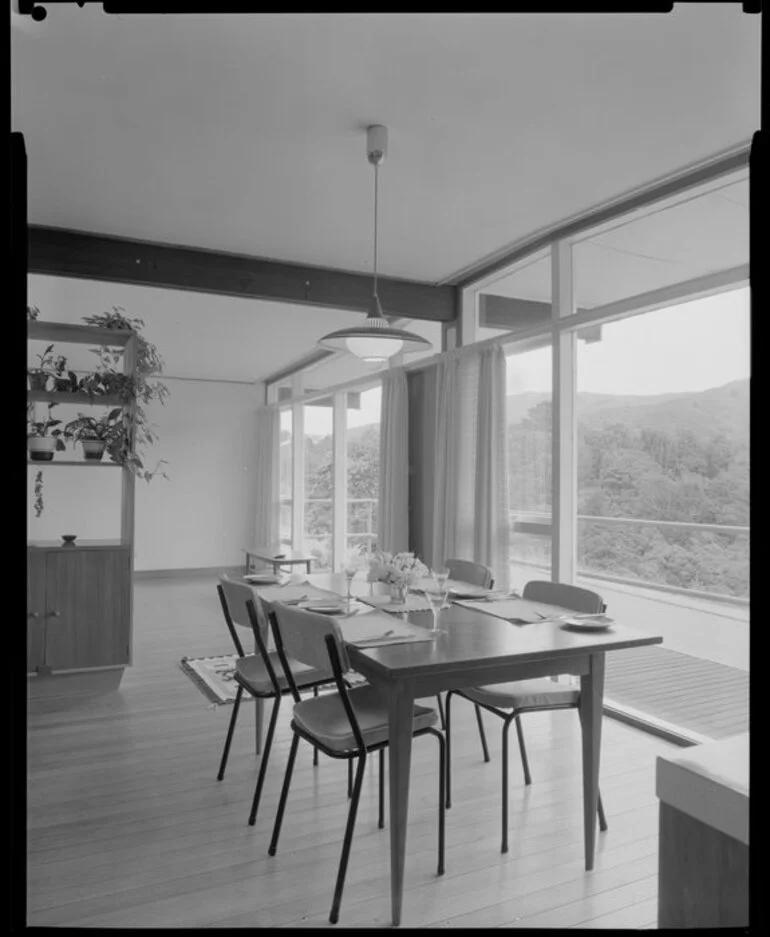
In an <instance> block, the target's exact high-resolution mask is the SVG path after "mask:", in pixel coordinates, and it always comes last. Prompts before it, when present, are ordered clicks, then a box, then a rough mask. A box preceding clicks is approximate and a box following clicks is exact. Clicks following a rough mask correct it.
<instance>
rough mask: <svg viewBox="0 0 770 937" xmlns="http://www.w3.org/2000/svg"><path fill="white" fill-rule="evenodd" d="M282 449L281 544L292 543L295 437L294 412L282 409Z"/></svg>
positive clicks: (280, 472) (287, 544) (280, 490)
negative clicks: (293, 426)
mask: <svg viewBox="0 0 770 937" xmlns="http://www.w3.org/2000/svg"><path fill="white" fill-rule="evenodd" d="M279 445H280V450H279V458H278V467H279V469H278V470H279V477H280V482H279V497H280V500H281V511H280V521H279V537H280V541H281V546H287V547H291V545H292V507H293V497H292V470H293V454H294V438H293V433H292V412H291V410H281V427H280V443H279Z"/></svg>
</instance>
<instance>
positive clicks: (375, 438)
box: [345, 385, 382, 552]
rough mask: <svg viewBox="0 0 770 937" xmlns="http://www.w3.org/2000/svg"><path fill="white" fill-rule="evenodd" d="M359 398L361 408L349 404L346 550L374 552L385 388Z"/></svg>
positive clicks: (373, 390)
mask: <svg viewBox="0 0 770 937" xmlns="http://www.w3.org/2000/svg"><path fill="white" fill-rule="evenodd" d="M348 396H349V397H350V395H348ZM357 396H358V399H357V401H356V402H357V404H358V406H357V407H351V406H350V405H349V406H348V408H347V410H346V413H347V464H346V467H345V478H346V486H347V529H346V532H345V534H346V535H345V549H346V550H348V551H353V550H362V551H365V552H371V550H373V549H374V548H375V546H376V542H377V498H378V486H379V479H380V400H381V397H382V387H381V386H379V385H378V386H377V387H372V388H369V390H365V391H362V392H361V393H360V394H359V395H357ZM349 403H350V400H349Z"/></svg>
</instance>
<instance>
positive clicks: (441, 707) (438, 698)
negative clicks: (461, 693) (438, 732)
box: [436, 693, 446, 729]
mask: <svg viewBox="0 0 770 937" xmlns="http://www.w3.org/2000/svg"><path fill="white" fill-rule="evenodd" d="M436 702H437V703H438V714H439V718H440V719H441V728H442V729H446V719H445V718H444V703H443V702H442V700H441V694H440V693H436Z"/></svg>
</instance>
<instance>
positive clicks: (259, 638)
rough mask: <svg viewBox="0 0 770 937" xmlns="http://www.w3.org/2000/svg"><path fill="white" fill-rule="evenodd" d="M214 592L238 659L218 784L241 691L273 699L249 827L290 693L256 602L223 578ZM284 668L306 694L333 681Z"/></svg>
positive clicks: (296, 666) (296, 667)
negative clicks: (246, 639)
mask: <svg viewBox="0 0 770 937" xmlns="http://www.w3.org/2000/svg"><path fill="white" fill-rule="evenodd" d="M217 593H218V594H219V600H220V602H221V604H222V612H223V613H224V616H225V622H226V624H227V628H228V631H229V632H230V636H231V637H232V639H233V644H234V645H235V650H236V652H237V654H238V657H237V659H236V661H235V673H234V675H233V679H234V681H235V682H236V683H237V684H238V690H237V691H236V696H235V702H234V703H233V711H232V713H231V715H230V725H229V726H228V729H227V738H226V739H225V748H224V751H223V752H222V760H221V762H220V764H219V772H218V774H217V780H218V781H221V780H222V779H223V778H224V776H225V768H226V766H227V758H228V755H229V754H230V743H231V742H232V738H233V732H234V730H235V723H236V722H237V721H238V710H239V709H240V705H241V697H242V696H243V691H244V690H246V692H247V693H250V694H251V695H252V696H253V697H254V698H255V700H263V699H272V700H273V708H272V712H271V713H270V722H269V724H268V728H267V736H266V737H265V744H264V747H263V750H262V757H261V760H260V764H259V774H258V775H257V784H256V787H255V790H254V798H253V800H252V804H251V812H250V813H249V824H250V825H251V826H254V824H255V823H256V821H257V811H258V810H259V801H260V797H261V795H262V786H263V784H264V782H265V774H266V772H267V763H268V760H269V758H270V749H271V747H272V744H273V735H274V734H275V725H276V722H277V721H278V711H279V709H280V706H281V697H282V696H284V695H286V694H287V693H290V692H291V688H290V687H289V684H288V683H287V682H286V680H285V678H284V677H283V667H282V665H281V663H280V661H279V659H278V655H277V653H276V652H275V651H268V650H267V643H268V642H267V635H268V620H267V617H266V615H265V611H264V608H263V607H262V601H261V599H259V597H258V596H256V595H255V593H254V591H253V590H252V588H251V586H248V585H246V584H245V583H240V582H235V581H234V580H232V579H229V578H228V577H227V576H224V575H223V576H222V577H221V578H220V580H219V582H218V583H217ZM237 627H241V628H249V629H250V631H251V632H252V634H253V635H254V643H255V645H256V653H254V654H246V653H245V652H244V650H243V645H242V644H241V641H240V637H239V636H238V632H237V630H236V628H237ZM287 663H288V666H289V668H290V669H291V672H292V673H293V675H294V680H295V685H296V686H298V687H299V688H301V689H302V690H309V689H312V690H313V693H314V694H317V693H318V687H319V686H325V685H327V684H331V683H334V677H333V675H332V673H331V671H330V669H329V667H328V666H327V667H326V669H325V670H324V669H323V668H313V667H308V666H307V665H306V664H301V663H300V662H299V661H296V660H289V661H287ZM313 764H318V751H317V750H316V751H314V753H313Z"/></svg>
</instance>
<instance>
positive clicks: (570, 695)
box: [460, 678, 580, 709]
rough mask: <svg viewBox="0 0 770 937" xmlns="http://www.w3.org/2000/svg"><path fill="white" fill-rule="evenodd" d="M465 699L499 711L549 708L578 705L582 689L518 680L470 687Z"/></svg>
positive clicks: (466, 690)
mask: <svg viewBox="0 0 770 937" xmlns="http://www.w3.org/2000/svg"><path fill="white" fill-rule="evenodd" d="M460 693H461V694H462V696H464V697H465V698H466V699H469V700H471V701H472V702H474V703H483V704H484V705H486V706H496V707H498V709H547V708H550V707H551V706H577V704H578V701H579V699H580V690H579V689H578V688H576V687H570V686H564V684H561V683H555V682H554V681H553V680H548V679H547V678H541V679H538V680H517V681H515V682H513V683H495V684H493V685H491V686H479V687H467V688H465V689H463V690H461V691H460Z"/></svg>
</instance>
